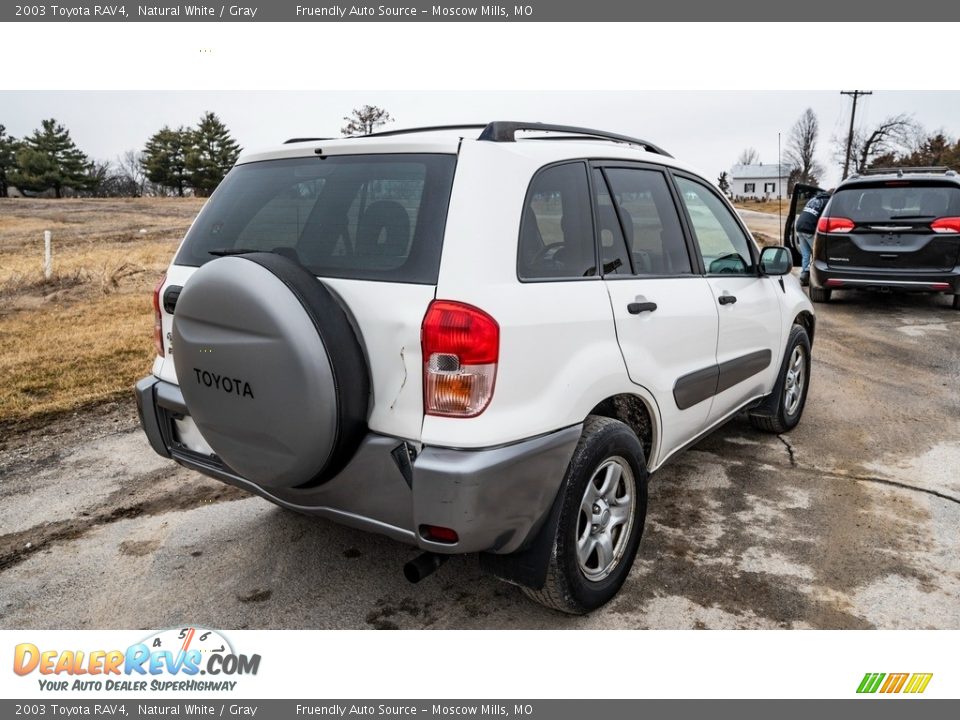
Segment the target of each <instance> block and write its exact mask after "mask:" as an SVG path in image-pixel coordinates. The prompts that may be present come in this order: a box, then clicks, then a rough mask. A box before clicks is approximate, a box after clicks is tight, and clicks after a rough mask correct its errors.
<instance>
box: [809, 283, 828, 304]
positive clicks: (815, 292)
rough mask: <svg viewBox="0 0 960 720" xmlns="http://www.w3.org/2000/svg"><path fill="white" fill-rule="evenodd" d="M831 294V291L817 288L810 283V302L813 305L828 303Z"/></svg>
mask: <svg viewBox="0 0 960 720" xmlns="http://www.w3.org/2000/svg"><path fill="white" fill-rule="evenodd" d="M832 294H833V290H830V289H829V288H821V287H817V286H816V285H814V284H813V283H810V301H811V302H815V303H826V302H830V296H831V295H832Z"/></svg>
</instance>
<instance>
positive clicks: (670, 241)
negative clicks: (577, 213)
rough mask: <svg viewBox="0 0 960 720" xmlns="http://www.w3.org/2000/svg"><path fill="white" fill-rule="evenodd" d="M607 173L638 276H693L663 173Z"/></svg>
mask: <svg viewBox="0 0 960 720" xmlns="http://www.w3.org/2000/svg"><path fill="white" fill-rule="evenodd" d="M604 172H605V173H606V175H607V178H608V179H609V180H610V189H611V190H612V191H613V196H614V198H615V199H616V201H617V207H618V209H619V211H620V217H621V219H622V220H623V227H624V228H625V229H626V231H627V235H628V242H627V245H628V246H629V247H630V254H631V257H632V258H633V265H634V268H635V271H636V273H637V275H688V274H690V273H691V272H692V269H691V266H690V254H689V253H688V252H687V246H686V243H685V241H684V239H683V229H682V228H681V226H680V218H679V216H678V215H677V208H676V205H674V203H673V198H672V197H671V195H670V190H669V187H668V185H667V179H666V178H665V177H664V176H663V173H661V172H657V171H656V170H641V169H639V168H608V169H606V170H605V171H604Z"/></svg>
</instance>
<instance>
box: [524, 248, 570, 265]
mask: <svg viewBox="0 0 960 720" xmlns="http://www.w3.org/2000/svg"><path fill="white" fill-rule="evenodd" d="M564 248H565V246H564V244H563V243H550V244H549V245H544V246H543V247H542V248H540V249H539V250H537V254H536V255H534V256H533V259H531V260H530V265H532V266H534V267H536V266H537V265H540V264H544V265H546V264H548V263H549V264H551V265H562V264H563V260H562V257H563V250H564Z"/></svg>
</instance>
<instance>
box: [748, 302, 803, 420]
mask: <svg viewBox="0 0 960 720" xmlns="http://www.w3.org/2000/svg"><path fill="white" fill-rule="evenodd" d="M810 289H811V290H812V289H813V288H810ZM809 387H810V337H809V336H808V335H807V331H806V330H805V329H804V328H803V327H801V326H800V325H794V326H793V328H792V329H791V330H790V337H789V338H788V340H787V350H786V353H785V355H784V359H783V365H782V366H781V367H780V375H779V376H778V377H777V384H776V386H775V387H774V389H773V392H772V393H771V394H770V396H769V397H768V398H767V399H766V400H765V401H764V403H763V404H762V405H761V406H760V407H758V408H756V409H755V410H754V411H752V412H751V413H750V424H751V425H753V426H754V427H755V428H756V429H757V430H762V431H763V432H769V433H776V434H778V435H779V434H780V433H784V432H788V431H790V430H793V428H795V427H796V426H797V423H799V422H800V416H801V415H803V407H804V405H805V404H806V402H807V390H808V389H809Z"/></svg>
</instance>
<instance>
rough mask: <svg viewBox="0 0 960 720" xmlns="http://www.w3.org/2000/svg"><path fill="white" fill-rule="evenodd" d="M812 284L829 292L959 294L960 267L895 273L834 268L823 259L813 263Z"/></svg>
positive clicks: (811, 270)
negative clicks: (871, 291)
mask: <svg viewBox="0 0 960 720" xmlns="http://www.w3.org/2000/svg"><path fill="white" fill-rule="evenodd" d="M810 281H811V282H812V283H813V284H814V285H815V286H816V287H819V288H827V289H829V290H871V289H874V290H879V289H884V290H898V291H901V292H944V293H952V294H955V295H956V294H960V267H955V268H954V269H953V270H946V271H921V270H916V271H910V270H898V271H895V272H890V271H883V270H871V269H868V268H850V269H839V268H832V267H829V266H828V265H827V263H826V262H825V261H823V260H815V261H814V262H812V263H811V264H810Z"/></svg>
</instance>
